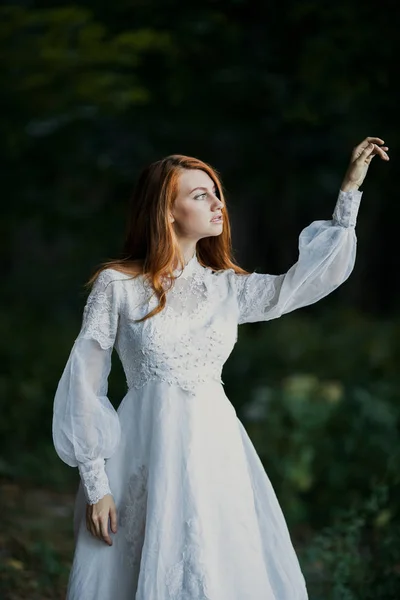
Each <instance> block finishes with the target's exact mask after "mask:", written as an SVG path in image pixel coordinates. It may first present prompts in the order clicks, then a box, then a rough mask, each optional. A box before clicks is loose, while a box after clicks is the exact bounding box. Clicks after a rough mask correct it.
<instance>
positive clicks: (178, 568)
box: [166, 519, 210, 600]
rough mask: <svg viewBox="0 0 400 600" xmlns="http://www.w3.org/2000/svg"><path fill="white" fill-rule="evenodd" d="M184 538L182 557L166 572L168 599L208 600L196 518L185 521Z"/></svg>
mask: <svg viewBox="0 0 400 600" xmlns="http://www.w3.org/2000/svg"><path fill="white" fill-rule="evenodd" d="M185 529H186V536H187V537H186V539H187V542H186V544H185V548H184V550H183V552H182V559H181V560H180V561H179V562H177V563H175V564H174V565H173V566H172V567H170V568H169V569H168V571H167V573H166V585H167V589H168V593H169V598H170V600H210V595H209V590H208V586H207V582H206V575H205V568H204V563H203V561H202V557H201V543H200V540H199V537H200V526H199V523H198V521H197V520H195V519H189V520H188V521H186V522H185Z"/></svg>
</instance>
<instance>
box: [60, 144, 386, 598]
mask: <svg viewBox="0 0 400 600" xmlns="http://www.w3.org/2000/svg"><path fill="white" fill-rule="evenodd" d="M387 151H388V148H387V146H384V141H383V140H381V139H380V138H376V137H368V138H366V139H365V140H364V141H363V142H361V144H359V145H358V146H356V147H355V148H354V150H353V152H352V155H351V160H350V163H349V167H348V170H347V172H346V174H345V177H344V180H343V183H342V186H341V189H340V191H339V194H338V199H337V203H336V205H335V207H334V211H333V215H332V219H331V220H325V221H323V220H320V221H314V222H312V223H311V224H310V225H308V226H307V227H306V228H305V229H304V230H303V231H302V232H301V233H300V237H299V257H298V260H297V262H296V263H295V264H294V265H293V266H292V267H291V268H290V269H289V270H288V271H287V273H284V274H282V275H269V274H262V273H256V272H250V273H249V272H247V271H245V270H244V269H242V268H240V267H239V266H238V265H237V264H235V262H234V260H233V258H232V252H231V230H230V224H229V215H228V209H227V205H226V201H225V198H224V194H223V190H222V186H221V182H220V179H219V177H218V175H217V173H216V172H215V170H214V169H212V168H211V167H210V166H209V165H208V164H206V163H204V162H202V161H200V160H197V159H195V158H190V157H188V156H182V155H173V156H168V157H167V158H165V159H163V160H160V161H158V162H156V163H153V164H151V165H150V166H149V167H147V168H146V169H145V170H144V171H143V172H142V174H141V176H140V177H139V180H138V182H137V185H136V188H135V191H134V194H133V198H132V204H131V207H130V212H129V218H128V223H127V229H126V238H125V243H124V247H123V249H122V253H121V257H120V258H118V259H115V260H112V261H110V262H107V263H106V264H103V265H102V266H101V268H99V269H98V270H97V271H96V272H95V273H94V274H93V276H92V277H91V279H90V280H89V282H88V283H89V285H91V291H90V294H89V296H88V299H87V302H86V306H85V308H84V312H83V319H82V326H81V329H80V332H79V334H78V337H77V338H76V339H75V342H74V345H73V347H72V350H71V353H70V356H69V358H68V361H67V364H66V366H65V369H64V372H63V373H62V376H61V378H60V381H59V383H58V386H57V391H56V394H55V399H54V413H53V441H54V446H55V449H56V452H57V454H58V455H59V457H60V458H61V459H62V460H63V461H64V462H65V463H66V464H68V465H70V466H72V467H77V468H78V470H79V474H80V485H79V489H78V492H77V496H76V502H75V515H74V524H75V528H74V530H75V553H74V559H73V564H72V568H71V572H70V577H69V583H68V593H67V598H68V600H134V599H135V600H306V599H307V597H308V596H307V589H306V584H305V581H304V577H303V574H302V572H301V569H300V566H299V563H298V559H297V556H296V553H295V551H294V548H293V545H292V542H291V538H290V535H289V532H288V529H287V525H286V522H285V519H284V516H283V514H282V511H281V508H280V506H279V503H278V500H277V498H276V496H275V493H274V490H273V488H272V486H271V483H270V481H269V478H268V476H267V474H266V472H265V470H264V467H263V465H262V463H261V461H260V458H259V457H258V455H257V452H256V450H255V448H254V446H253V444H252V442H251V440H250V438H249V436H248V434H247V432H246V430H245V428H244V426H243V425H242V423H241V421H240V420H239V418H238V416H237V414H236V411H235V409H234V407H233V405H232V403H231V402H230V400H229V399H228V397H227V396H226V394H225V391H224V382H223V381H222V379H221V372H222V368H223V365H224V363H225V362H226V360H227V358H228V356H229V355H230V353H231V352H232V349H233V347H234V345H235V343H236V340H237V335H238V325H240V324H242V323H254V322H257V321H268V320H270V319H276V318H278V317H280V316H282V315H283V314H285V313H288V312H291V311H293V310H295V309H297V308H300V307H302V306H307V305H309V304H312V303H314V302H316V301H317V300H320V299H321V298H323V297H324V296H326V295H327V294H329V293H330V292H332V291H333V290H335V289H336V288H337V287H338V286H340V285H341V284H342V283H343V282H344V281H345V280H346V279H347V278H348V277H349V275H350V273H351V272H352V270H353V267H354V262H355V256H356V234H355V224H356V217H357V213H358V208H359V204H360V200H361V196H362V192H361V191H359V187H360V186H361V184H362V182H363V180H364V178H365V175H366V173H367V170H368V167H369V165H370V163H371V161H372V159H373V157H374V156H380V157H381V158H382V159H383V160H389V157H388V154H387ZM113 348H115V350H116V351H117V353H118V356H119V358H120V360H121V362H122V366H123V369H124V372H125V376H126V383H127V391H126V394H125V396H124V397H123V398H122V401H121V402H120V404H119V406H118V409H117V410H115V409H114V408H113V405H112V404H111V402H110V401H109V399H108V397H107V393H108V375H109V373H110V369H111V353H112V350H113Z"/></svg>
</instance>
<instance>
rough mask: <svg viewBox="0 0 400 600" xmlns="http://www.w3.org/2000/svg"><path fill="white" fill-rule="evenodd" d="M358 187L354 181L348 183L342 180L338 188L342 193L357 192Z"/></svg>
mask: <svg viewBox="0 0 400 600" xmlns="http://www.w3.org/2000/svg"><path fill="white" fill-rule="evenodd" d="M359 187H360V186H359V185H358V184H357V183H355V182H354V181H349V180H347V179H344V180H343V181H342V185H341V186H340V189H341V190H342V192H351V191H353V190H358V188H359Z"/></svg>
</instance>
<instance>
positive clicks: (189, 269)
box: [173, 252, 204, 279]
mask: <svg viewBox="0 0 400 600" xmlns="http://www.w3.org/2000/svg"><path fill="white" fill-rule="evenodd" d="M203 269H204V267H203V266H202V265H201V264H200V263H199V261H198V258H197V253H196V252H195V253H194V255H193V256H192V258H191V259H190V260H189V262H188V263H187V264H186V265H185V266H184V268H183V269H175V271H173V274H174V276H175V277H178V276H179V277H183V278H184V279H186V277H189V275H192V274H193V273H195V272H196V271H201V270H203Z"/></svg>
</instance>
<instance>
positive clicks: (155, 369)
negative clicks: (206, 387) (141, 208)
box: [114, 255, 238, 393]
mask: <svg viewBox="0 0 400 600" xmlns="http://www.w3.org/2000/svg"><path fill="white" fill-rule="evenodd" d="M114 277H115V278H116V279H118V278H120V277H121V274H120V273H117V272H114ZM120 284H121V285H122V286H123V290H121V292H122V298H121V305H120V313H119V318H120V321H119V327H118V332H117V336H116V343H115V348H116V350H117V352H118V355H119V357H120V359H121V362H122V366H123V368H124V371H125V375H126V380H127V384H128V387H129V388H130V387H132V386H133V387H135V388H140V387H142V386H143V385H145V384H146V383H147V382H148V381H149V380H154V379H159V380H161V381H164V382H167V383H169V384H171V385H179V386H180V387H182V388H183V389H185V390H186V391H188V392H190V393H195V390H196V387H197V385H199V384H201V383H205V382H206V381H208V380H210V379H214V380H217V381H219V382H221V383H223V382H222V379H221V373H222V367H223V365H224V363H225V362H226V360H227V358H228V356H229V355H230V353H231V352H232V349H233V347H234V345H235V342H236V340H237V330H238V328H237V303H236V301H235V300H236V298H235V295H234V293H232V290H231V288H230V285H229V281H228V280H227V279H226V277H224V276H223V273H222V272H219V273H213V272H212V271H211V269H209V268H206V267H203V266H202V265H201V264H200V263H199V262H198V259H197V256H196V255H194V257H193V258H192V259H191V260H190V261H189V263H188V264H187V265H186V267H185V268H184V269H183V270H182V271H181V272H180V275H179V276H178V278H177V279H176V280H175V281H174V285H173V286H172V287H171V289H168V291H167V296H166V300H167V302H166V306H165V308H164V309H163V310H162V311H161V312H159V313H157V314H156V315H155V316H154V317H151V318H149V319H146V320H145V321H143V322H139V323H136V322H135V320H136V319H140V318H142V317H143V316H144V315H146V314H148V313H149V312H150V311H151V310H152V309H153V308H155V307H156V306H157V303H158V300H157V297H156V296H155V294H154V295H153V294H152V289H151V288H150V285H149V284H148V283H147V282H145V281H144V278H143V276H139V277H137V278H136V279H124V280H123V281H121V282H120ZM138 300H139V302H138Z"/></svg>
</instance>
